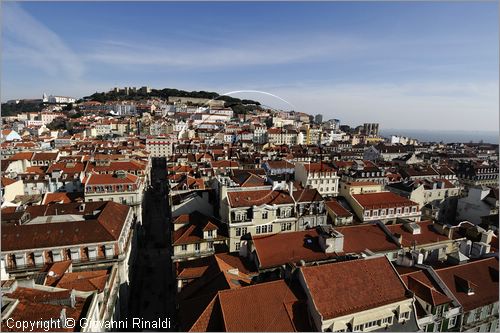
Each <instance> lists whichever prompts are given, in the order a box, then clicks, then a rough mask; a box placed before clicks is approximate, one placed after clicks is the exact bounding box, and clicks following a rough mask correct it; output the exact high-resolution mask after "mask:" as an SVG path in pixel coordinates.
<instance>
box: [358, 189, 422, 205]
mask: <svg viewBox="0 0 500 333" xmlns="http://www.w3.org/2000/svg"><path fill="white" fill-rule="evenodd" d="M352 197H353V198H354V199H355V200H356V201H357V202H358V203H359V204H360V205H361V207H363V208H364V209H377V208H393V207H407V206H418V204H417V203H416V202H413V201H411V200H409V199H407V198H404V197H402V196H399V195H397V194H394V193H392V192H377V193H364V194H353V195H352Z"/></svg>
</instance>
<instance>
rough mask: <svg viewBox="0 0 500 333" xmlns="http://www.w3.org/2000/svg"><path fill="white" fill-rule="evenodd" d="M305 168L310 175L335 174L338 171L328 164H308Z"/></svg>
mask: <svg viewBox="0 0 500 333" xmlns="http://www.w3.org/2000/svg"><path fill="white" fill-rule="evenodd" d="M304 167H305V169H306V171H307V172H308V173H310V172H335V171H336V169H335V168H334V167H332V166H330V165H328V164H326V163H306V164H304Z"/></svg>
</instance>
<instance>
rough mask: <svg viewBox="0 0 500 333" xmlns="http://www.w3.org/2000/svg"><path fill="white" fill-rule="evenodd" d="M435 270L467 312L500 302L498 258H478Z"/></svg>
mask: <svg viewBox="0 0 500 333" xmlns="http://www.w3.org/2000/svg"><path fill="white" fill-rule="evenodd" d="M435 271H436V273H437V274H438V275H439V277H440V278H441V280H442V281H443V282H444V283H445V284H446V286H447V287H448V289H450V290H451V292H452V293H453V295H455V297H456V298H457V299H458V301H459V303H460V304H461V305H462V306H463V308H464V311H465V312H467V311H471V310H473V309H476V308H478V307H481V306H485V305H488V304H493V303H495V302H498V299H499V297H498V287H499V286H498V258H488V259H481V260H476V261H472V262H469V263H466V264H461V265H456V266H451V267H447V268H441V269H436V270H435ZM468 288H472V291H473V292H474V294H473V295H468V293H467V292H468Z"/></svg>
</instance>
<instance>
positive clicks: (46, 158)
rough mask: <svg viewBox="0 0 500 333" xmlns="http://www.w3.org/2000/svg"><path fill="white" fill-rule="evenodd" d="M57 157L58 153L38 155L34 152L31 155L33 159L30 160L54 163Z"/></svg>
mask: <svg viewBox="0 0 500 333" xmlns="http://www.w3.org/2000/svg"><path fill="white" fill-rule="evenodd" d="M57 155H59V153H38V152H35V153H34V154H33V157H32V158H31V160H32V161H55V160H56V159H57Z"/></svg>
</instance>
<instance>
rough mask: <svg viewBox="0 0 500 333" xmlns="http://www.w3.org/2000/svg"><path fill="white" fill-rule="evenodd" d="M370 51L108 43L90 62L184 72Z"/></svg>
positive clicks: (250, 43) (348, 43) (330, 39)
mask: <svg viewBox="0 0 500 333" xmlns="http://www.w3.org/2000/svg"><path fill="white" fill-rule="evenodd" d="M367 47H369V45H367V44H366V43H360V42H359V41H356V40H354V39H350V38H340V37H334V36H315V37H308V36H300V37H299V36H295V37H294V38H293V39H290V38H283V37H281V36H276V37H275V38H271V37H269V36H268V37H263V38H256V39H255V40H243V41H237V40H235V41H234V44H233V45H231V46H223V45H219V44H217V45H212V46H207V45H206V44H199V45H194V44H191V45H189V46H186V45H183V44H182V43H181V42H169V41H163V42H159V41H156V42H150V41H148V42H140V41H137V42H125V41H119V40H106V41H100V42H98V43H96V45H93V46H90V47H89V49H90V51H89V53H88V54H87V55H86V57H85V58H86V60H87V61H95V62H101V63H106V64H110V65H123V66H129V65H138V66H140V65H147V66H167V67H182V68H204V69H210V68H213V67H235V66H251V65H276V64H287V63H294V62H300V61H303V60H311V59H313V60H314V59H319V58H321V57H324V56H329V57H335V56H339V55H342V54H349V53H352V52H359V51H361V50H364V49H366V48H367Z"/></svg>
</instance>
